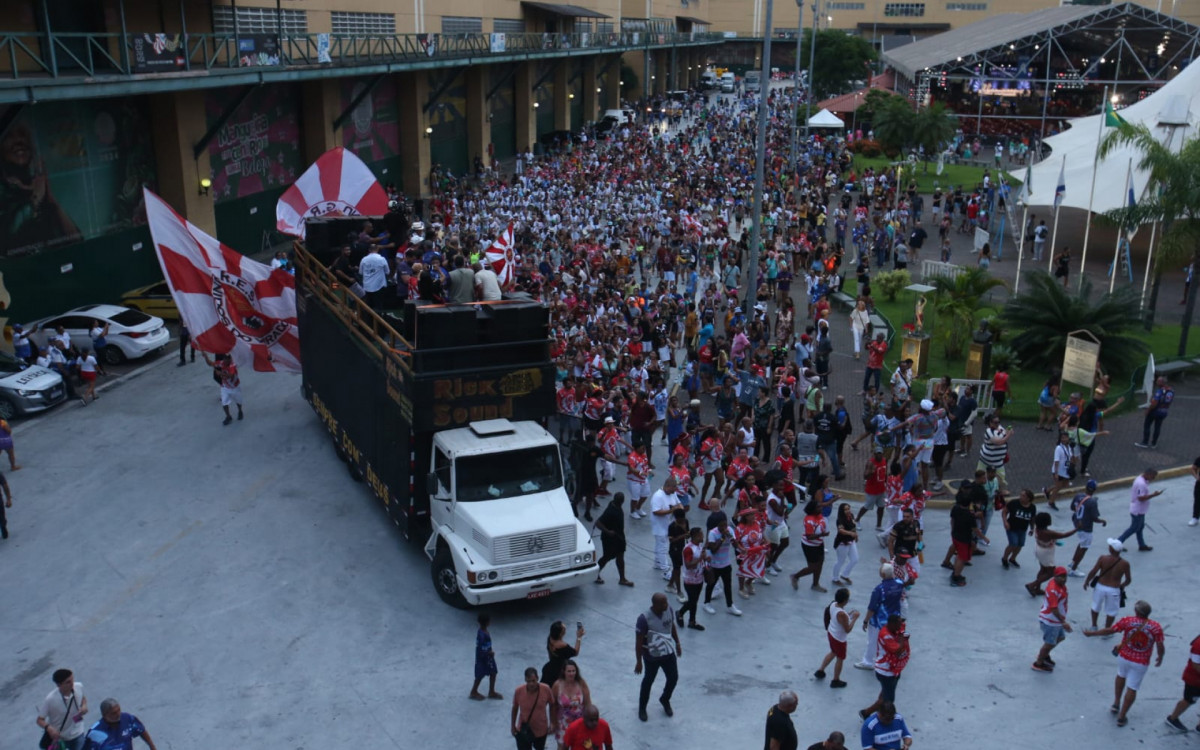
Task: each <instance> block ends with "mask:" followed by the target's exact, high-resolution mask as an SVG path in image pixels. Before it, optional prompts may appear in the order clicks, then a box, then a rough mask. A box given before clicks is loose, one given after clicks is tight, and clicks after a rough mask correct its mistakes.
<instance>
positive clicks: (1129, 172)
mask: <svg viewBox="0 0 1200 750" xmlns="http://www.w3.org/2000/svg"><path fill="white" fill-rule="evenodd" d="M1132 190H1133V157H1130V158H1129V166H1128V167H1126V169H1125V190H1124V191H1123V192H1125V193H1129V192H1130V191H1132ZM1121 201H1122V202H1124V201H1125V198H1124V197H1122V198H1121ZM1124 237H1125V225H1124V224H1122V225H1121V226H1119V227H1117V246H1116V247H1115V248H1113V262H1112V273H1110V274H1109V275H1108V293H1109V294H1112V293H1113V289H1114V288H1115V287H1116V285H1117V260H1118V259H1120V257H1121V240H1122V239H1123V238H1124ZM1131 260H1132V259H1131Z"/></svg>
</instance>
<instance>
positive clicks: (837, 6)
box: [825, 2, 867, 10]
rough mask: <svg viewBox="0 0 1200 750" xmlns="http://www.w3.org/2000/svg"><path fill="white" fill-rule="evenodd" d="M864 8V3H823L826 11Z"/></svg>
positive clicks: (865, 5)
mask: <svg viewBox="0 0 1200 750" xmlns="http://www.w3.org/2000/svg"><path fill="white" fill-rule="evenodd" d="M866 7H867V4H866V3H844V2H830V3H825V9H826V10H865V9H866Z"/></svg>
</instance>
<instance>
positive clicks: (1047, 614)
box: [1033, 565, 1071, 672]
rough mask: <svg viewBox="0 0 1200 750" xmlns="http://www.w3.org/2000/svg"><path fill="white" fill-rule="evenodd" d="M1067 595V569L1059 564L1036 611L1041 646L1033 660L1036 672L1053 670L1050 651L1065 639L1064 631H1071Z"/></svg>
mask: <svg viewBox="0 0 1200 750" xmlns="http://www.w3.org/2000/svg"><path fill="white" fill-rule="evenodd" d="M1067 596H1068V594H1067V569H1066V568H1064V567H1062V566H1061V565H1060V566H1058V567H1057V568H1055V569H1054V577H1053V578H1051V579H1050V580H1049V581H1048V582H1047V583H1046V599H1045V601H1043V602H1042V609H1041V611H1039V612H1038V623H1039V624H1040V625H1041V628H1042V648H1041V650H1039V651H1038V655H1037V659H1035V660H1034V662H1033V668H1034V669H1035V670H1037V671H1038V672H1053V671H1054V660H1053V659H1051V658H1050V652H1051V651H1053V650H1054V647H1055V646H1057V645H1058V644H1060V643H1062V642H1063V640H1064V639H1066V637H1067V636H1066V633H1070V632H1071V623H1069V622H1067Z"/></svg>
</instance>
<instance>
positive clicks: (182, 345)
mask: <svg viewBox="0 0 1200 750" xmlns="http://www.w3.org/2000/svg"><path fill="white" fill-rule="evenodd" d="M191 344H192V334H191V333H190V332H189V331H188V327H187V323H186V322H184V320H183V318H180V319H179V364H178V365H176V367H183V366H184V365H186V364H187V358H186V356H185V355H186V354H187V351H188V349H189V348H190V349H191V350H192V361H193V362H195V361H196V347H195V346H192V345H191Z"/></svg>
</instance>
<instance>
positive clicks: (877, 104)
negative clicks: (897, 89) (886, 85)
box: [858, 89, 901, 130]
mask: <svg viewBox="0 0 1200 750" xmlns="http://www.w3.org/2000/svg"><path fill="white" fill-rule="evenodd" d="M892 99H901V96H900V95H899V94H893V93H892V92H890V91H888V90H887V89H870V90H868V91H867V95H866V96H864V97H863V101H862V104H860V105H859V107H858V122H859V123H860V125H861V126H862V128H863V130H869V129H870V124H871V123H873V122H875V113H876V112H878V111H879V110H880V109H882V108H883V107H886V106H887V104H888V102H889V101H891V100H892Z"/></svg>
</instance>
